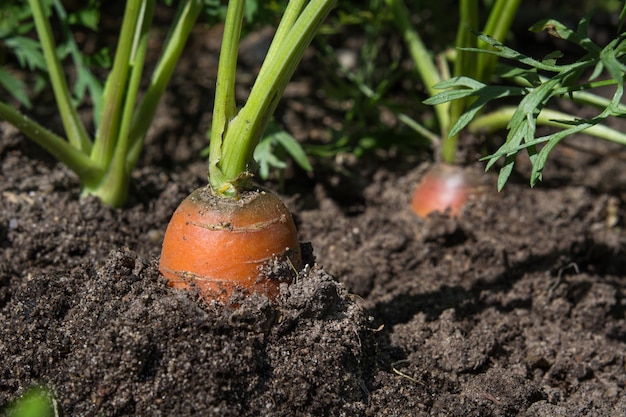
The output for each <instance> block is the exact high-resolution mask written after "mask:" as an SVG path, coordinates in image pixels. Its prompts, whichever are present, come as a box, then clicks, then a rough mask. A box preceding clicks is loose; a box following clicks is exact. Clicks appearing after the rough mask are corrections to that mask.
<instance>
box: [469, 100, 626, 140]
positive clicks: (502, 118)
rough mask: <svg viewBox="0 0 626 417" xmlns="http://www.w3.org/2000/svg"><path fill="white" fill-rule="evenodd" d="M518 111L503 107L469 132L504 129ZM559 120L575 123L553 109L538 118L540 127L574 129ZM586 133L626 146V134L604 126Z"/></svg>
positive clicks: (472, 127)
mask: <svg viewBox="0 0 626 417" xmlns="http://www.w3.org/2000/svg"><path fill="white" fill-rule="evenodd" d="M516 110H517V107H502V108H500V109H498V110H496V111H494V112H491V113H488V114H485V115H482V116H480V117H478V118H476V119H474V121H472V122H471V123H470V124H469V126H468V128H469V131H470V132H472V133H478V132H480V133H483V134H489V133H493V132H495V131H497V130H500V129H504V128H506V127H507V125H508V124H509V121H510V120H511V117H512V116H513V113H515V111H516ZM559 120H571V121H575V118H574V116H572V115H570V114H567V113H562V112H559V111H556V110H551V109H543V110H542V111H541V113H539V116H537V124H538V125H543V126H552V127H558V128H570V127H572V125H571V124H566V123H561V122H559ZM584 133H587V134H589V135H591V136H595V137H597V138H600V139H604V140H608V141H610V142H615V143H619V144H620V145H626V134H624V133H622V132H620V131H618V130H615V129H611V128H610V127H607V126H605V125H602V124H597V125H594V126H591V127H589V128H587V129H585V130H584Z"/></svg>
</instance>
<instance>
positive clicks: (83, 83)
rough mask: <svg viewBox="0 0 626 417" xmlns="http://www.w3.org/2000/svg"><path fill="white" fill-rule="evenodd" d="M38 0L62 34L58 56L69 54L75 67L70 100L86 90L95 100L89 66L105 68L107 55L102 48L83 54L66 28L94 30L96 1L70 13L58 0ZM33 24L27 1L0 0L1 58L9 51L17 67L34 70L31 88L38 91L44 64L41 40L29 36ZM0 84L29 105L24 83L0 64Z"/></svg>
mask: <svg viewBox="0 0 626 417" xmlns="http://www.w3.org/2000/svg"><path fill="white" fill-rule="evenodd" d="M42 3H43V6H44V8H45V10H46V11H47V12H46V14H47V15H48V16H49V17H50V18H52V16H53V13H52V10H54V18H55V21H56V22H57V23H58V27H59V31H60V35H61V38H62V39H61V41H60V42H59V43H58V45H57V50H56V53H57V54H58V56H59V59H61V60H64V59H65V58H67V57H70V58H71V60H72V63H73V65H74V66H75V68H76V72H77V80H76V82H75V85H74V89H73V96H74V100H75V101H76V102H81V101H82V100H83V99H84V97H85V95H86V94H87V93H88V94H89V95H90V96H91V97H92V99H93V101H94V103H99V102H100V97H101V94H102V85H101V83H100V82H99V80H97V79H96V78H95V77H94V76H93V74H92V73H91V70H90V67H92V66H94V65H97V66H99V67H103V68H106V67H108V66H109V65H110V59H107V54H106V51H97V52H96V54H95V55H94V57H92V58H91V57H87V56H84V55H83V54H82V52H81V51H80V49H79V47H78V45H77V44H76V41H75V39H74V36H73V34H72V32H71V31H70V29H69V27H70V25H72V26H80V27H84V28H87V29H91V30H96V29H97V27H98V23H99V11H98V2H97V1H95V0H90V1H88V2H86V3H85V5H84V6H83V7H81V8H80V9H78V10H76V11H73V12H72V13H67V12H66V10H65V9H64V7H63V4H62V3H61V1H60V0H45V1H43V2H42ZM33 28H34V25H33V16H32V11H31V8H30V6H29V5H28V2H25V1H22V0H11V1H8V2H7V4H6V5H5V4H3V6H2V9H1V10H0V48H1V49H4V54H3V55H4V56H5V58H4V60H6V56H7V55H12V56H14V57H15V59H16V60H17V62H18V64H19V66H20V67H21V68H26V69H28V70H30V71H33V72H35V73H36V74H38V75H39V76H38V79H37V84H36V86H35V92H38V91H40V90H41V89H42V88H44V86H45V85H46V84H47V81H48V67H47V65H46V62H45V58H44V54H43V50H42V47H41V43H40V42H38V41H37V40H35V39H33V38H32V37H30V36H29V35H30V34H31V32H32V31H33ZM0 85H1V86H2V87H3V88H4V89H5V90H6V91H7V92H9V94H11V95H12V96H13V98H15V99H16V100H18V101H19V102H20V103H21V104H23V105H25V106H26V107H28V108H30V107H31V106H32V104H31V101H30V98H29V91H28V90H27V88H26V86H25V84H24V83H23V82H22V81H21V80H19V79H17V78H16V77H14V76H13V75H12V74H10V73H9V72H8V71H7V70H5V69H2V68H0Z"/></svg>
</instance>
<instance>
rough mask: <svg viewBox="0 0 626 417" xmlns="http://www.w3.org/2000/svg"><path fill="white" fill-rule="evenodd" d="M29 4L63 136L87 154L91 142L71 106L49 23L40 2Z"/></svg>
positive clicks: (32, 1) (37, 0)
mask: <svg viewBox="0 0 626 417" xmlns="http://www.w3.org/2000/svg"><path fill="white" fill-rule="evenodd" d="M29 4H30V8H31V11H32V13H33V20H34V21H35V27H36V28H37V35H38V36H39V41H40V42H41V48H42V50H43V54H44V58H45V60H46V65H47V66H48V73H49V74H50V83H51V84H52V90H53V91H54V97H55V99H56V102H57V107H58V108H59V112H60V114H61V120H62V122H63V128H64V129H65V134H66V135H67V138H68V140H69V143H71V144H72V146H74V147H75V148H76V149H78V150H79V151H81V152H84V153H86V154H87V153H89V152H90V150H91V140H90V139H89V135H87V131H86V130H85V126H84V125H83V123H82V122H81V120H80V118H79V117H78V113H77V111H76V109H75V108H74V106H73V105H72V99H71V94H70V90H69V88H68V86H67V80H66V79H65V76H64V75H63V69H62V67H61V63H60V62H59V58H58V57H57V55H56V45H55V42H54V37H53V36H52V28H51V27H50V21H49V19H48V18H47V17H46V14H45V12H44V8H43V4H42V2H41V0H29Z"/></svg>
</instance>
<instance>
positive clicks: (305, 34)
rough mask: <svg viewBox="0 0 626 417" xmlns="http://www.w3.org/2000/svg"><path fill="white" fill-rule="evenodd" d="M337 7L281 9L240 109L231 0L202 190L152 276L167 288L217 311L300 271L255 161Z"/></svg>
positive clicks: (325, 2) (173, 229)
mask: <svg viewBox="0 0 626 417" xmlns="http://www.w3.org/2000/svg"><path fill="white" fill-rule="evenodd" d="M335 2H336V0H310V1H305V0H297V1H290V2H288V4H287V6H286V9H285V14H284V15H283V18H282V19H281V21H280V24H279V25H278V28H277V30H276V33H275V35H274V39H273V40H272V43H271V45H270V48H269V50H268V52H267V55H266V57H265V60H264V62H263V65H262V66H261V69H260V70H259V73H258V76H257V79H256V80H255V82H254V85H253V86H252V89H251V91H250V95H249V96H248V99H247V101H246V103H245V104H244V106H243V107H241V108H240V109H239V110H237V106H236V103H235V78H236V77H235V75H236V66H237V54H238V45H239V36H240V33H241V25H242V21H243V16H244V4H245V0H229V2H228V8H227V11H226V21H225V23H224V35H223V37H222V49H221V51H220V58H219V64H218V70H217V83H216V89H215V105H214V107H213V119H212V122H211V133H210V136H211V142H210V145H209V170H208V171H209V178H208V180H209V181H208V182H209V183H208V185H207V186H206V187H203V188H200V189H198V190H196V191H194V192H193V193H191V195H190V196H189V197H187V198H186V199H185V200H184V201H183V202H182V203H181V204H180V206H179V207H178V208H177V209H176V212H175V213H174V215H173V216H172V219H171V220H170V223H169V225H168V227H167V230H166V232H165V237H164V240H163V248H162V252H161V261H160V266H159V269H160V271H161V273H162V274H163V276H165V278H166V279H167V280H168V282H169V285H170V286H172V287H175V288H180V289H189V288H192V287H195V288H197V289H198V290H199V293H200V296H201V297H202V298H203V299H204V300H206V301H209V300H218V301H221V302H224V301H227V300H228V299H230V296H231V295H232V294H233V293H234V292H237V291H238V290H239V291H243V292H244V293H248V294H250V293H262V294H266V295H267V296H269V297H270V298H273V297H275V296H276V295H277V294H278V289H279V285H280V283H281V282H287V283H289V282H291V281H292V279H293V278H294V276H296V275H297V273H298V270H299V269H300V268H301V267H302V256H301V252H300V244H299V242H298V238H297V234H296V226H295V224H294V222H293V219H292V218H291V215H290V213H289V211H288V210H287V208H286V207H285V205H284V204H283V203H282V202H281V201H280V199H279V198H278V197H277V196H276V195H274V194H272V193H270V192H269V191H266V190H262V189H259V188H258V187H255V186H254V185H253V184H252V181H251V177H252V173H250V172H249V171H248V168H249V166H250V162H251V159H252V155H253V151H254V148H255V147H256V145H257V144H258V143H259V140H260V138H261V136H262V134H263V132H264V131H265V129H266V128H267V124H268V123H269V120H270V119H271V116H272V114H273V112H274V110H275V109H276V106H277V104H278V101H279V98H280V97H281V96H282V94H283V92H284V90H285V87H286V86H287V83H288V81H289V80H290V79H291V76H292V75H293V73H294V71H295V68H296V66H297V63H298V62H300V60H301V59H302V56H303V54H304V51H305V50H306V49H307V46H308V45H309V44H310V43H311V40H312V39H313V36H314V35H315V33H316V32H317V29H318V28H319V27H320V25H321V24H322V21H323V20H324V18H325V17H326V16H327V15H328V13H329V12H330V10H331V9H332V8H333V6H334V4H335Z"/></svg>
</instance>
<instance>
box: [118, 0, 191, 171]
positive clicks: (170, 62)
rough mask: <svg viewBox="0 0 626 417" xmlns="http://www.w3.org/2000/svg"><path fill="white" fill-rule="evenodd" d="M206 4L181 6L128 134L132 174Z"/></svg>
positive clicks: (128, 158)
mask: <svg viewBox="0 0 626 417" xmlns="http://www.w3.org/2000/svg"><path fill="white" fill-rule="evenodd" d="M202 5H203V3H202V1H201V0H189V1H187V2H185V4H184V6H181V7H182V10H181V12H180V13H179V14H178V15H177V19H176V22H175V26H174V28H173V30H172V32H171V34H170V35H169V36H168V38H167V41H166V43H165V47H164V49H163V53H162V56H161V58H160V59H159V62H158V63H157V66H156V68H155V69H154V72H153V74H152V79H151V80H150V85H149V86H148V88H147V90H146V92H145V94H144V96H143V98H142V100H141V102H140V103H139V106H138V108H137V110H136V112H135V115H134V117H133V123H132V125H131V128H130V133H129V135H128V136H129V140H130V141H131V143H130V149H129V151H128V155H127V157H126V170H127V171H130V170H131V169H132V168H133V167H134V166H135V165H136V163H137V160H138V159H139V155H140V154H141V149H142V147H143V143H144V139H145V136H146V132H147V131H148V128H149V127H150V124H151V123H152V120H153V119H154V114H155V113H156V109H157V106H158V104H159V101H160V100H161V97H162V96H163V93H164V92H165V88H166V87H167V85H168V83H169V81H170V79H171V78H172V74H173V73H174V69H175V68H176V64H177V63H178V60H179V58H180V55H181V53H182V51H183V49H184V47H185V44H186V43H187V39H188V38H189V34H190V33H191V30H192V29H193V26H194V23H195V22H196V20H197V18H198V15H199V14H200V11H201V10H202Z"/></svg>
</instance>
